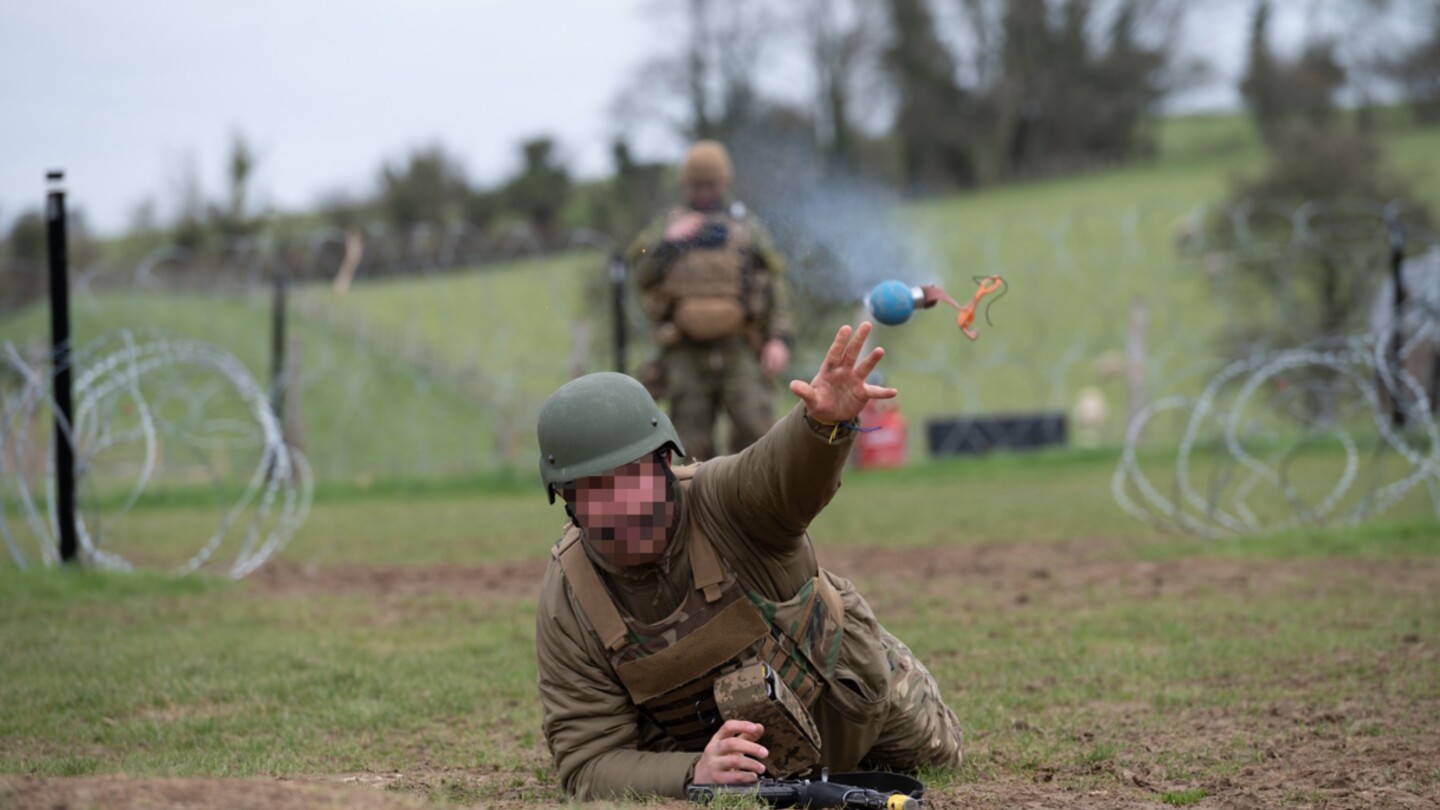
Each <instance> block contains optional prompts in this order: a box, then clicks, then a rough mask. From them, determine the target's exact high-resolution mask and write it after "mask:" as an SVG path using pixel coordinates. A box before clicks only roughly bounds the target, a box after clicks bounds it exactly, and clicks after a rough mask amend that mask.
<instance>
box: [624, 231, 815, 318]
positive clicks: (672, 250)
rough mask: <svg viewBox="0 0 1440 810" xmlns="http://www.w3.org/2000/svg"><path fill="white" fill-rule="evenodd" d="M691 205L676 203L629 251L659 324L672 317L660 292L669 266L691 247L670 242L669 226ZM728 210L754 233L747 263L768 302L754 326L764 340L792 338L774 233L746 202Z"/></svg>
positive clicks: (635, 277)
mask: <svg viewBox="0 0 1440 810" xmlns="http://www.w3.org/2000/svg"><path fill="white" fill-rule="evenodd" d="M689 210H690V209H688V208H686V207H685V206H675V207H673V208H671V209H669V210H667V211H665V212H664V213H662V214H661V215H659V216H657V217H656V218H655V219H654V220H652V221H651V222H650V224H649V225H647V226H646V228H645V230H643V231H641V232H640V234H639V235H638V236H637V237H636V238H635V240H634V242H632V243H631V245H630V247H629V249H628V250H626V252H625V261H626V264H628V265H629V267H630V275H631V278H632V280H633V281H634V283H635V288H636V290H637V291H638V293H639V295H640V301H641V305H642V309H644V310H645V312H646V314H647V315H648V316H649V317H650V319H651V320H652V321H653V322H655V324H656V325H657V326H661V325H663V323H664V322H665V320H666V318H667V317H668V307H667V306H666V304H665V302H664V301H663V300H661V296H660V295H659V292H660V290H661V289H662V287H663V285H662V283H661V282H663V281H664V280H665V276H666V272H667V271H668V270H669V268H670V265H672V264H673V263H674V261H675V259H676V258H677V257H678V256H679V254H680V253H681V252H682V251H684V250H685V249H686V248H685V246H684V245H683V244H676V243H671V242H667V241H666V240H665V229H666V227H667V226H668V225H669V223H670V222H671V221H672V220H673V219H674V218H675V217H677V216H679V215H681V214H684V213H686V212H688V211H689ZM722 216H724V217H727V218H729V219H731V220H733V221H737V222H740V223H743V225H744V228H745V230H746V232H747V234H748V241H749V247H748V250H747V252H748V253H749V254H750V265H749V266H748V267H746V268H744V271H745V272H746V273H749V274H752V278H754V279H755V280H756V281H757V282H758V284H757V288H758V290H760V291H761V298H762V302H763V303H762V305H760V306H757V307H754V309H756V310H758V311H756V312H754V313H753V316H754V317H755V323H754V327H755V329H756V331H757V335H756V336H757V337H759V338H760V339H761V341H760V342H763V341H764V340H770V339H779V340H784V341H786V342H790V341H791V339H792V337H793V335H794V322H793V315H792V312H791V304H790V287H789V283H788V282H787V281H786V279H785V258H784V257H783V256H782V255H780V251H778V250H776V248H775V241H774V238H773V237H772V236H771V235H770V232H769V230H768V229H767V228H766V227H765V225H764V224H763V223H762V222H761V221H760V219H759V218H758V217H756V216H755V215H754V214H752V213H750V212H749V211H748V210H747V209H746V207H745V205H744V203H740V202H733V203H730V204H729V206H728V207H727V209H726V211H725V212H724V213H723V214H722Z"/></svg>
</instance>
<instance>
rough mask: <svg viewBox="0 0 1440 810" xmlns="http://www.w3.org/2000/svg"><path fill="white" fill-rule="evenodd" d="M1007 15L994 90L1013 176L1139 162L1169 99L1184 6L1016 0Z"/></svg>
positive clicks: (1169, 1)
mask: <svg viewBox="0 0 1440 810" xmlns="http://www.w3.org/2000/svg"><path fill="white" fill-rule="evenodd" d="M969 5H970V6H971V9H970V13H969V14H968V18H969V19H971V20H981V21H984V20H993V19H996V18H997V17H998V25H999V27H1000V31H999V34H998V35H996V34H985V35H979V36H976V37H975V39H976V41H986V42H999V43H1000V44H999V50H1000V53H999V56H998V64H999V72H1000V75H999V76H998V78H997V79H996V80H995V83H994V85H993V87H992V88H991V89H990V91H989V92H990V95H991V107H992V108H993V110H994V116H995V131H996V133H997V138H998V142H997V147H998V149H997V151H998V152H999V154H1000V155H1002V156H1003V159H1002V161H1001V165H1002V167H1003V173H1004V174H1006V175H1012V176H1013V175H1018V174H1028V173H1034V172H1036V171H1042V172H1050V171H1054V170H1057V169H1059V170H1063V169H1067V168H1073V167H1083V166H1085V165H1088V164H1089V163H1092V162H1094V161H1096V160H1102V161H1106V162H1111V161H1118V160H1124V159H1128V158H1130V157H1133V156H1134V155H1136V154H1137V153H1143V152H1145V151H1148V150H1149V149H1150V148H1151V147H1150V145H1149V144H1147V143H1146V142H1145V140H1144V139H1143V138H1142V137H1141V130H1142V125H1143V124H1144V122H1145V120H1146V119H1147V117H1148V116H1149V115H1150V113H1151V111H1152V110H1153V109H1154V107H1155V105H1156V104H1157V103H1158V102H1159V101H1160V100H1161V99H1162V98H1163V97H1164V96H1165V94H1166V93H1167V92H1169V90H1170V88H1171V86H1172V83H1173V82H1175V81H1176V80H1177V78H1178V76H1179V74H1178V73H1177V72H1176V70H1175V59H1174V56H1173V54H1174V53H1175V51H1176V48H1175V42H1176V40H1177V38H1178V36H1179V31H1180V25H1181V21H1182V17H1183V11H1184V7H1183V5H1181V4H1180V3H1179V2H1177V1H1176V0H1112V1H1111V2H1096V0H1053V1H1051V0H1008V2H1006V4H1005V7H1004V12H1003V13H1002V14H999V15H995V14H983V13H981V12H979V11H978V10H976V9H975V8H974V6H976V5H978V4H977V3H970V4H969Z"/></svg>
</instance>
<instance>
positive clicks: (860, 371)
mask: <svg viewBox="0 0 1440 810" xmlns="http://www.w3.org/2000/svg"><path fill="white" fill-rule="evenodd" d="M884 356H885V350H884V349H882V348H880V347H879V346H876V347H875V348H874V349H871V350H870V354H868V355H866V357H865V360H864V362H862V363H861V364H860V365H858V366H856V367H855V373H856V374H857V375H859V377H860V378H861V379H862V380H863V379H869V377H870V372H872V371H874V370H875V367H876V366H877V365H879V364H880V358H882V357H884Z"/></svg>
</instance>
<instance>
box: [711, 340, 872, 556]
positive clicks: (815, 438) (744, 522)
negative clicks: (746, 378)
mask: <svg viewBox="0 0 1440 810" xmlns="http://www.w3.org/2000/svg"><path fill="white" fill-rule="evenodd" d="M869 334H870V324H869V323H862V324H861V325H860V328H859V329H855V330H852V329H851V328H850V327H849V326H843V327H841V328H840V330H839V331H838V332H837V333H836V335H835V340H834V341H833V342H832V343H831V345H830V349H829V351H828V352H826V354H825V360H824V362H823V363H822V364H821V366H820V370H819V371H818V372H817V373H816V374H815V377H814V379H812V380H811V381H810V382H808V383H806V382H802V381H800V380H795V381H794V382H792V383H790V390H791V391H792V392H794V393H795V395H796V396H797V397H799V398H800V404H801V407H797V408H795V409H794V410H793V411H792V412H791V413H790V414H789V415H787V416H786V417H784V418H783V419H781V420H780V421H779V422H778V423H776V425H775V427H773V428H771V429H770V432H769V433H766V434H765V436H763V437H762V438H761V439H760V441H758V442H756V443H755V444H753V445H751V446H750V448H749V449H747V450H745V451H744V452H741V453H739V454H738V455H734V456H724V457H722V458H718V459H715V460H714V461H711V462H707V463H706V464H705V466H704V467H702V468H701V474H699V475H697V476H696V483H695V486H696V487H697V488H699V489H701V490H702V492H703V497H701V498H698V499H696V502H695V509H696V519H697V520H704V521H708V522H713V523H714V524H717V525H718V524H727V525H729V526H732V527H734V531H733V535H734V536H736V537H739V538H743V542H745V543H747V544H751V545H754V546H760V547H766V548H769V549H770V550H771V551H772V552H774V553H781V554H784V553H787V552H788V551H790V550H793V549H795V548H798V547H799V546H800V544H801V543H802V541H803V537H804V533H805V529H806V528H807V527H809V525H810V521H812V520H814V518H815V516H816V515H818V514H820V511H821V510H822V509H824V508H825V506H826V504H828V503H829V502H830V499H831V498H832V497H834V495H835V492H836V490H837V489H839V487H840V474H841V471H842V470H843V469H844V467H845V458H846V457H847V456H848V455H849V453H850V446H851V444H852V438H851V433H852V427H850V426H847V423H848V424H849V425H851V426H853V425H854V423H855V420H856V419H857V418H858V417H859V415H860V411H861V409H863V408H864V407H865V403H867V402H869V401H870V400H871V399H888V398H890V397H893V396H895V393H896V392H895V389H893V388H885V387H883V386H878V385H869V384H867V383H866V382H865V378H866V377H867V376H868V375H869V374H870V373H871V372H872V371H874V370H875V366H876V365H877V364H878V363H879V362H880V358H882V357H884V355H885V352H884V350H883V349H878V348H877V349H875V350H873V351H871V352H869V353H867V354H866V355H865V356H864V358H863V359H862V358H861V356H860V355H861V351H862V349H863V347H864V344H865V339H866V338H867V337H868V336H869Z"/></svg>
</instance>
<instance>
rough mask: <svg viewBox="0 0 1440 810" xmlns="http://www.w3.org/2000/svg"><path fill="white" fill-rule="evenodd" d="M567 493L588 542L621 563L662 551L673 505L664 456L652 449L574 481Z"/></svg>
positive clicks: (632, 563) (651, 557)
mask: <svg viewBox="0 0 1440 810" xmlns="http://www.w3.org/2000/svg"><path fill="white" fill-rule="evenodd" d="M565 496H566V497H565V499H566V500H567V501H568V502H569V503H570V504H571V506H572V507H573V508H574V510H575V517H576V519H577V520H578V521H579V523H580V526H581V527H583V528H584V529H585V536H586V537H587V538H588V539H589V541H590V545H591V546H592V547H593V548H594V549H595V550H596V551H597V552H599V553H600V555H601V556H602V557H604V558H605V559H607V560H609V561H610V563H611V564H613V565H615V566H617V567H620V568H629V567H631V566H636V565H644V564H646V563H652V562H655V561H656V560H658V559H660V555H662V554H664V553H665V545H666V535H667V533H668V531H669V528H670V519H671V518H672V517H673V516H674V514H675V506H674V504H672V503H671V502H670V501H669V500H668V499H667V498H666V491H665V462H664V461H661V460H660V459H659V458H658V457H656V456H654V455H650V456H646V457H645V458H643V459H640V460H639V461H633V462H631V463H629V464H626V465H625V466H623V467H618V468H616V469H614V470H611V471H610V472H609V473H606V474H604V475H593V476H590V477H589V478H582V479H580V480H578V481H576V482H575V484H574V487H573V488H571V489H568V490H566V492H565Z"/></svg>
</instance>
